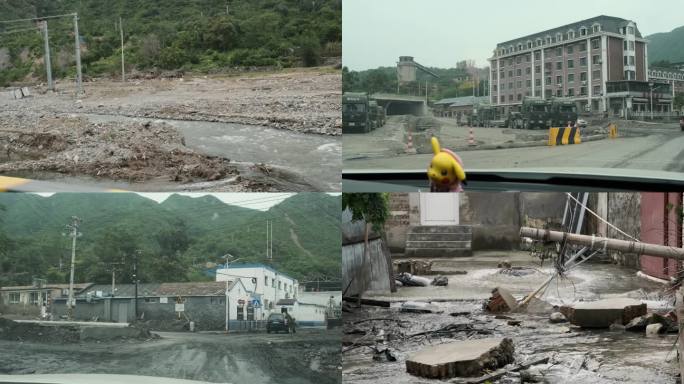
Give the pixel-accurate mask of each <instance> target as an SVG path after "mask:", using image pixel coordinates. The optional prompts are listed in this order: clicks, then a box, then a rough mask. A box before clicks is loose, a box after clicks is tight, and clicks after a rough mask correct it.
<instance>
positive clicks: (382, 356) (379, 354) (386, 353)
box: [372, 347, 397, 362]
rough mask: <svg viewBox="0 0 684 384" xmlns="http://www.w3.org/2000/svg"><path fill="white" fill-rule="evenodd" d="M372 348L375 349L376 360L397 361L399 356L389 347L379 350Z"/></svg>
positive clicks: (374, 357)
mask: <svg viewBox="0 0 684 384" xmlns="http://www.w3.org/2000/svg"><path fill="white" fill-rule="evenodd" d="M372 349H373V351H374V354H373V360H375V361H390V362H394V361H397V357H396V356H394V354H393V353H392V351H390V349H389V348H385V349H382V350H378V349H377V348H375V347H373V348H372Z"/></svg>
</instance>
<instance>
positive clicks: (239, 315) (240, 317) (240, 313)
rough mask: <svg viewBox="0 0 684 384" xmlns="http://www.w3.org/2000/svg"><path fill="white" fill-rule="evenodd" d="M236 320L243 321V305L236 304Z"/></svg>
mask: <svg viewBox="0 0 684 384" xmlns="http://www.w3.org/2000/svg"><path fill="white" fill-rule="evenodd" d="M237 319H238V320H244V319H245V305H244V304H242V305H241V304H238V306H237Z"/></svg>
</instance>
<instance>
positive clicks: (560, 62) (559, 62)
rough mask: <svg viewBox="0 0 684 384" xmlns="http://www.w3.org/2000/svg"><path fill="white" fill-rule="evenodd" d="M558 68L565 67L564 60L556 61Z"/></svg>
mask: <svg viewBox="0 0 684 384" xmlns="http://www.w3.org/2000/svg"><path fill="white" fill-rule="evenodd" d="M556 69H563V62H562V61H557V62H556Z"/></svg>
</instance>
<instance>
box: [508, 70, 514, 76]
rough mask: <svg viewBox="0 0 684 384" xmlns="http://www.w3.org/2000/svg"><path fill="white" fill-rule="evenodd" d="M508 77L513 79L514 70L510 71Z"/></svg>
mask: <svg viewBox="0 0 684 384" xmlns="http://www.w3.org/2000/svg"><path fill="white" fill-rule="evenodd" d="M508 77H513V70H512V69H511V70H510V71H508Z"/></svg>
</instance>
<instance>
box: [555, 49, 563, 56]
mask: <svg viewBox="0 0 684 384" xmlns="http://www.w3.org/2000/svg"><path fill="white" fill-rule="evenodd" d="M556 56H563V48H556Z"/></svg>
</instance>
